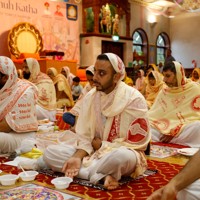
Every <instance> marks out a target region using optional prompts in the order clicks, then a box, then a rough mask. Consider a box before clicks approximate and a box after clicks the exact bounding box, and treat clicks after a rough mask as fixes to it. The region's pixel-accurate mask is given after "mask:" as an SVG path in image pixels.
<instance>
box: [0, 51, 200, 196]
mask: <svg viewBox="0 0 200 200" xmlns="http://www.w3.org/2000/svg"><path fill="white" fill-rule="evenodd" d="M22 68H23V69H22V72H20V71H18V72H17V70H16V68H15V66H14V64H13V62H12V60H11V59H9V58H7V57H4V56H1V57H0V94H1V95H0V104H1V106H0V110H1V113H0V131H1V132H0V143H1V146H0V153H11V152H14V151H15V150H16V149H17V148H19V147H20V145H21V142H22V141H23V140H24V139H25V138H29V137H30V138H34V137H35V133H36V131H37V128H38V120H40V119H46V118H47V119H49V120H50V121H55V120H56V110H57V109H63V110H64V113H63V120H64V121H65V122H66V123H68V124H70V126H71V127H70V130H67V137H66V139H65V140H63V141H62V143H61V144H57V145H49V146H47V147H46V149H45V151H44V153H43V156H42V157H41V158H40V159H39V160H36V161H35V162H36V163H35V165H34V166H37V167H38V168H39V167H41V166H43V167H44V166H45V167H47V168H51V169H52V170H54V171H58V172H63V173H64V174H65V175H66V176H69V177H72V178H74V177H79V178H82V179H87V180H89V181H90V182H91V183H93V184H97V183H99V182H103V185H104V187H105V188H106V189H108V190H113V189H116V188H118V186H119V180H120V179H121V177H122V176H131V177H133V178H135V177H138V176H140V175H142V174H143V173H144V171H145V170H146V169H147V161H146V157H145V150H146V148H147V146H148V144H149V143H150V142H151V141H156V142H164V143H175V144H181V145H187V146H190V147H197V148H199V147H200V135H198V130H199V128H200V122H199V119H200V85H199V81H198V80H197V75H195V72H193V74H194V75H193V76H194V77H195V78H190V79H188V78H186V77H185V73H184V68H183V66H182V65H181V64H180V63H179V62H177V61H173V60H170V61H169V62H166V63H165V65H164V66H163V68H162V73H161V72H160V71H159V69H158V68H157V67H156V66H155V65H153V64H152V65H150V66H149V67H148V68H147V71H146V76H145V72H144V71H143V70H142V69H139V71H138V78H137V80H136V82H135V85H134V82H133V81H132V80H131V79H130V78H129V77H128V76H127V74H126V72H125V66H124V63H123V61H122V60H121V59H120V58H119V57H118V56H117V55H115V54H113V53H104V54H100V55H99V56H97V58H96V62H95V64H94V65H92V66H90V67H88V68H87V69H86V77H87V80H88V83H87V84H86V85H85V86H84V87H82V85H81V84H80V78H79V77H76V76H75V75H72V74H71V73H70V70H69V68H68V67H66V66H65V67H63V68H62V70H61V73H59V72H58V71H57V70H56V68H53V67H52V68H49V69H48V71H47V74H45V73H42V72H41V71H40V65H39V63H38V61H37V60H36V59H34V58H27V59H25V60H24V63H23V67H22ZM195 71H196V73H197V72H198V70H195ZM19 75H20V77H19V78H18V76H19ZM198 77H199V76H198ZM67 138H70V140H68V139H67ZM72 140H73V143H72V142H71V141H72ZM199 155H200V152H198V153H197V154H196V155H195V156H194V158H192V159H191V161H189V163H188V164H187V165H186V167H185V168H184V169H183V170H182V171H181V172H180V174H178V175H177V176H176V177H174V179H172V180H171V181H170V182H169V183H168V184H167V185H166V186H165V187H163V188H161V189H160V190H158V191H156V192H155V193H154V194H152V195H151V196H150V197H149V199H151V200H153V199H161V198H162V199H170V198H171V199H173V198H175V196H177V198H178V199H184V198H185V197H184V198H183V196H187V195H188V196H187V197H188V198H185V199H192V198H190V195H191V196H193V199H200V194H198V192H197V191H196V190H198V191H199V188H200V184H199V181H196V180H197V179H198V178H199V177H200V174H199V172H198V171H199V170H197V169H196V166H195V162H197V163H199V160H200V156H199ZM195 158H196V160H198V161H195ZM39 162H40V163H39ZM190 173H192V177H191V178H190V179H189V180H186V178H185V179H184V175H185V174H186V175H189V174H190ZM182 177H183V178H182ZM180 179H182V180H180ZM183 180H185V181H183ZM194 181H196V182H194ZM193 182H194V183H193ZM192 183H193V184H192ZM190 184H192V185H190ZM191 188H192V189H191ZM196 188H198V189H196Z"/></svg>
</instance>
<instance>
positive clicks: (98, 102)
mask: <svg viewBox="0 0 200 200" xmlns="http://www.w3.org/2000/svg"><path fill="white" fill-rule="evenodd" d="M124 74H125V66H124V64H123V62H122V60H121V59H120V58H119V57H118V56H117V55H115V54H113V53H105V54H101V55H99V56H98V57H97V60H96V63H95V67H94V77H93V80H94V84H95V86H96V87H95V88H93V89H92V90H91V91H90V92H88V93H87V94H86V96H84V98H83V100H82V101H83V102H82V105H83V106H82V107H81V109H80V113H79V117H78V121H77V125H76V134H74V133H71V134H72V135H73V134H74V139H75V142H73V145H70V144H69V143H70V142H69V143H68V141H66V142H65V141H62V144H59V145H51V146H48V147H47V149H46V151H45V153H44V157H43V159H44V161H45V162H46V164H47V165H48V166H49V167H50V168H51V169H53V170H54V171H60V172H61V171H62V172H63V173H65V175H66V176H69V177H72V178H73V177H79V178H82V179H87V180H89V181H90V182H91V183H94V184H97V183H98V182H99V181H103V182H104V187H105V188H106V189H108V190H113V189H116V188H117V187H118V186H119V182H118V181H119V180H120V179H121V177H122V176H132V177H137V176H139V175H142V174H143V172H144V171H145V170H146V168H147V162H146V158H145V155H144V151H145V149H146V147H147V145H148V143H149V141H150V134H149V122H148V119H147V116H146V112H147V105H146V102H145V99H144V97H143V96H142V95H141V93H140V92H138V91H137V90H136V89H134V88H133V87H130V86H128V85H126V84H125V83H124V82H122V81H121V80H123V79H124ZM69 134H70V133H69ZM71 140H72V137H71ZM71 140H70V141H71ZM71 144H72V143H71Z"/></svg>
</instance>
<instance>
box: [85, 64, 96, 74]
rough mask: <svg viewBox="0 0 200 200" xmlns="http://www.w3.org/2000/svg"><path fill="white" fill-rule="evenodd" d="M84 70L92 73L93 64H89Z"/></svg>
mask: <svg viewBox="0 0 200 200" xmlns="http://www.w3.org/2000/svg"><path fill="white" fill-rule="evenodd" d="M86 71H90V72H91V73H92V74H93V75H94V65H90V66H89V67H88V68H86Z"/></svg>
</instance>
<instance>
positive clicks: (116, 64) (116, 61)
mask: <svg viewBox="0 0 200 200" xmlns="http://www.w3.org/2000/svg"><path fill="white" fill-rule="evenodd" d="M104 54H105V55H106V56H107V57H108V59H109V61H110V63H111V64H112V66H113V68H114V70H115V71H116V72H117V73H120V74H121V77H120V81H121V80H123V79H124V77H125V66H124V63H123V61H122V60H121V58H120V57H119V56H117V55H116V54H114V53H104Z"/></svg>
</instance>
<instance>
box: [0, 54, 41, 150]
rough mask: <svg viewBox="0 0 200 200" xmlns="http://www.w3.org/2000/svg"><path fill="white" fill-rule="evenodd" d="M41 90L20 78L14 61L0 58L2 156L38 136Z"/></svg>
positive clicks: (0, 136) (0, 142)
mask: <svg viewBox="0 0 200 200" xmlns="http://www.w3.org/2000/svg"><path fill="white" fill-rule="evenodd" d="M36 100H37V89H36V87H35V86H34V85H33V84H31V83H30V82H28V81H25V80H20V79H18V75H17V71H16V68H15V66H14V63H13V62H12V60H11V59H10V58H8V57H5V56H0V153H10V152H14V151H15V149H16V148H18V147H19V146H20V145H21V142H22V140H23V139H25V138H28V137H34V135H35V131H37V128H38V122H37V117H36V108H35V104H36Z"/></svg>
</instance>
